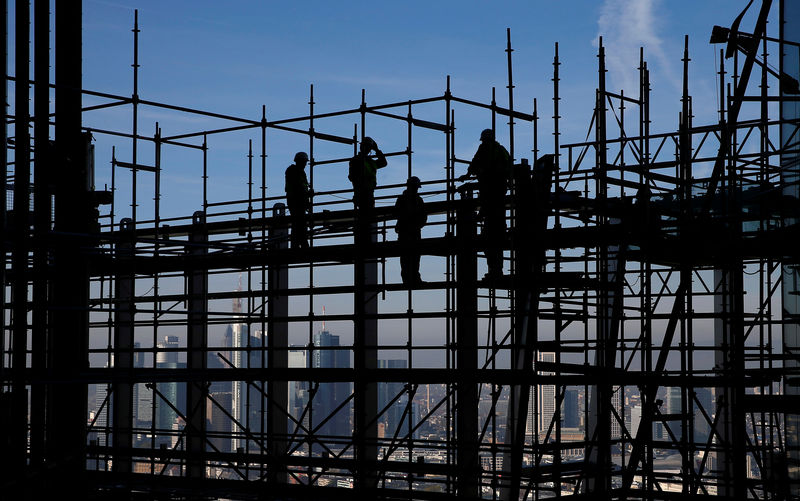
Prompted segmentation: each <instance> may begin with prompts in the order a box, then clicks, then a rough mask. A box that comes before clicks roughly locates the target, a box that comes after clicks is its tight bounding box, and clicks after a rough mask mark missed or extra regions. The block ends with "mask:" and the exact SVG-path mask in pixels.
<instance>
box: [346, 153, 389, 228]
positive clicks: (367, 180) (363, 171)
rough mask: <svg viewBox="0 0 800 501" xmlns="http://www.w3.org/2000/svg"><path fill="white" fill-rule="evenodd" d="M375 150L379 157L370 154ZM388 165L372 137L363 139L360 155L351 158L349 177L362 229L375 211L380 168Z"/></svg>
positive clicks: (370, 220)
mask: <svg viewBox="0 0 800 501" xmlns="http://www.w3.org/2000/svg"><path fill="white" fill-rule="evenodd" d="M373 150H374V151H375V155H376V157H377V158H375V159H373V158H372V157H370V156H369V152H370V151H373ZM383 167H386V156H384V154H383V152H382V151H381V150H379V149H378V144H377V143H376V142H375V141H374V140H373V139H372V138H371V137H365V138H364V139H362V140H361V147H360V149H359V152H358V155H356V156H354V157H353V158H352V159H351V160H350V169H349V172H348V175H347V178H348V179H349V180H350V182H351V183H353V203H354V204H355V206H356V208H357V209H358V217H359V218H360V226H361V228H362V229H366V228H368V227H369V224H370V223H371V222H372V217H373V213H374V211H375V186H377V184H378V183H377V172H378V169H381V168H383Z"/></svg>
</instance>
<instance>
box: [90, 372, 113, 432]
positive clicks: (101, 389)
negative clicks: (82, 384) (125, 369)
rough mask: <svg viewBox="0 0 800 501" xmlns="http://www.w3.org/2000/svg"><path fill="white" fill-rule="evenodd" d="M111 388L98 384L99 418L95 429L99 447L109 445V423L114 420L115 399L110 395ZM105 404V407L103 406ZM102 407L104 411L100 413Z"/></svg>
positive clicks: (97, 402)
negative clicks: (112, 412)
mask: <svg viewBox="0 0 800 501" xmlns="http://www.w3.org/2000/svg"><path fill="white" fill-rule="evenodd" d="M109 386H110V385H107V384H98V385H97V392H96V393H95V397H94V401H95V409H96V411H95V415H96V416H97V419H96V420H95V422H94V429H95V430H96V433H97V435H96V436H97V445H107V440H106V438H107V437H108V423H109V421H111V419H112V417H111V416H112V414H111V411H112V409H113V403H112V401H113V398H112V396H111V395H109V393H108V389H109ZM104 403H105V405H103V404H104ZM100 407H103V410H102V411H100Z"/></svg>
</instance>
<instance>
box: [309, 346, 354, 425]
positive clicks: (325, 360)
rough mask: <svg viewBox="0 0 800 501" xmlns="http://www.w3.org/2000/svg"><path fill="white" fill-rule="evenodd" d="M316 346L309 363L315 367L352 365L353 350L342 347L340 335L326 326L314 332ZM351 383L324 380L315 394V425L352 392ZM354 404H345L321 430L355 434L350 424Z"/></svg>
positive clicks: (345, 366)
mask: <svg viewBox="0 0 800 501" xmlns="http://www.w3.org/2000/svg"><path fill="white" fill-rule="evenodd" d="M314 346H315V348H323V349H321V350H320V349H315V350H314V351H313V353H312V355H311V356H310V358H311V360H310V363H309V365H310V366H311V367H312V368H320V369H329V368H349V367H350V352H349V350H347V349H346V348H345V349H338V347H339V336H335V335H333V334H331V333H330V332H328V331H326V330H323V331H320V332H317V333H316V334H314ZM350 393H351V390H350V383H346V382H338V383H322V384H320V385H319V390H318V391H317V393H316V395H315V396H314V403H313V405H312V410H313V412H314V418H313V425H314V426H316V425H317V423H321V422H322V421H323V420H324V419H325V418H327V417H328V416H330V415H331V414H333V412H334V410H336V408H337V407H338V406H339V405H340V404H341V403H342V402H344V401H345V399H347V397H349V396H350ZM349 407H350V406H344V408H342V409H341V410H339V412H337V413H336V414H335V415H334V416H333V417H331V419H330V420H328V422H327V423H325V425H323V426H322V428H321V429H320V430H319V431H318V432H317V433H318V434H319V435H329V436H331V435H333V436H345V437H349V436H350V435H351V427H350V408H349Z"/></svg>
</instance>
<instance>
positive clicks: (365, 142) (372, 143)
mask: <svg viewBox="0 0 800 501" xmlns="http://www.w3.org/2000/svg"><path fill="white" fill-rule="evenodd" d="M361 144H362V145H364V146H371V147H373V148H374V147H376V146H378V145H377V144H376V143H375V140H374V139H372V138H371V137H369V136H365V137H364V139H362V140H361Z"/></svg>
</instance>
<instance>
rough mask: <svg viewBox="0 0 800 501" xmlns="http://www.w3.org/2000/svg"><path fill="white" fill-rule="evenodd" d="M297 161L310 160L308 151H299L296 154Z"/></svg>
mask: <svg viewBox="0 0 800 501" xmlns="http://www.w3.org/2000/svg"><path fill="white" fill-rule="evenodd" d="M294 161H295V162H308V153H306V152H305V151H298V152H297V153H295V155H294Z"/></svg>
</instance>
